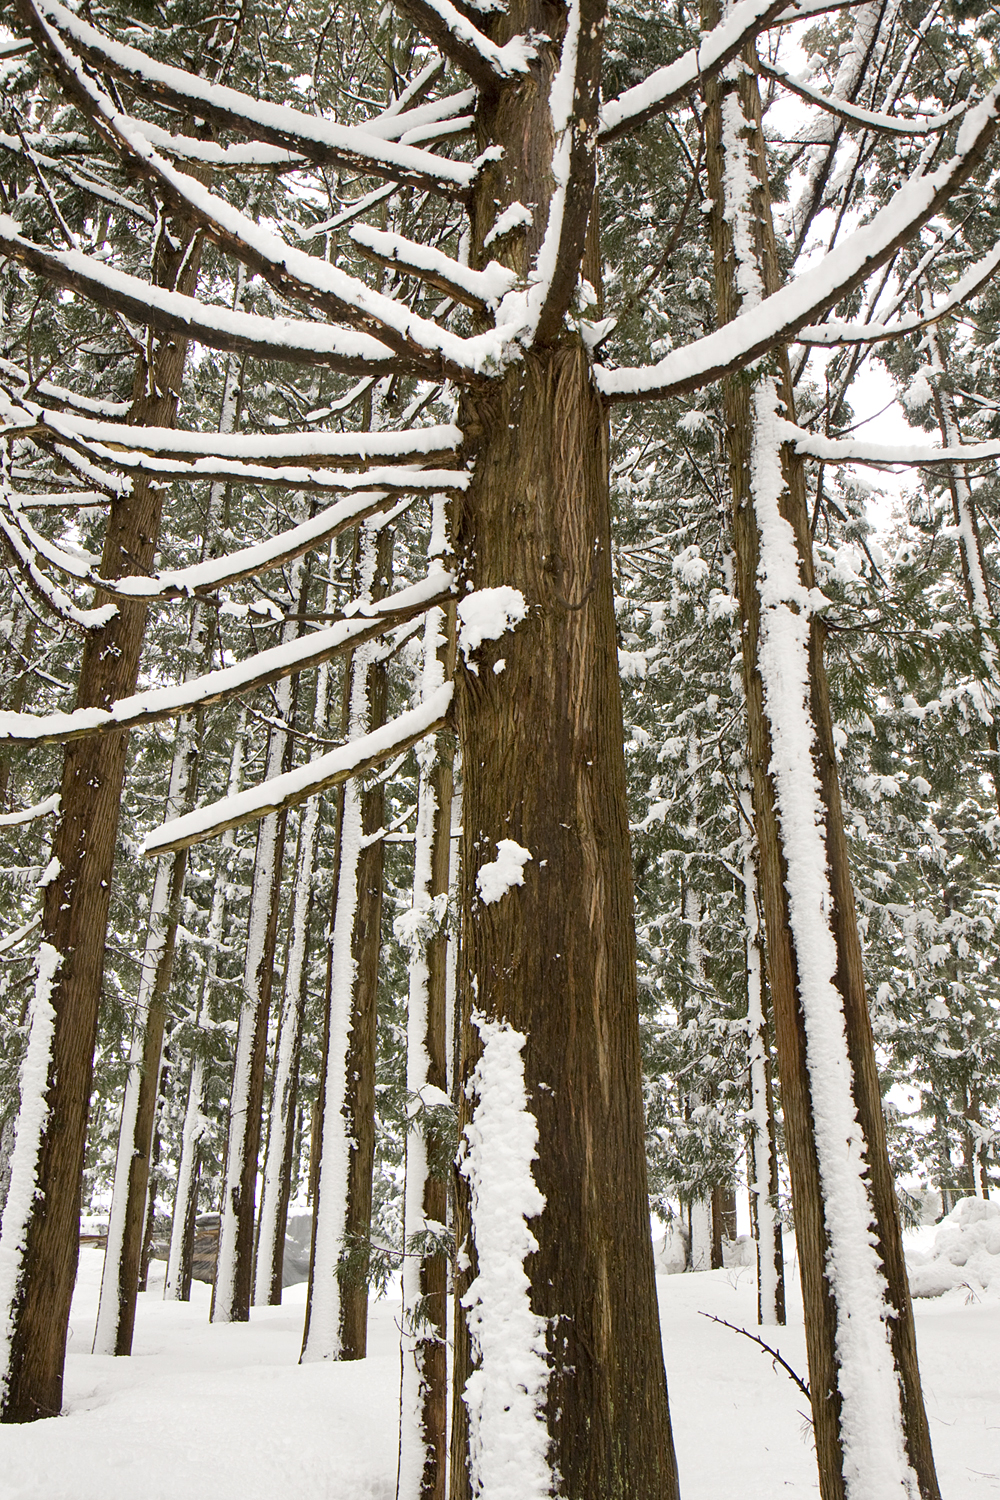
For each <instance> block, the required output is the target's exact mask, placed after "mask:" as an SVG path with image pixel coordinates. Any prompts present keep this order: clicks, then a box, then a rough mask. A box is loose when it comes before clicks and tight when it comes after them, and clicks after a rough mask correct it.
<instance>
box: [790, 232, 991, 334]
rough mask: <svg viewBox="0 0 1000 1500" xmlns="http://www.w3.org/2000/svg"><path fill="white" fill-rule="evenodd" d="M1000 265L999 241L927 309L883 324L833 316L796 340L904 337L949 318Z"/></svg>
mask: <svg viewBox="0 0 1000 1500" xmlns="http://www.w3.org/2000/svg"><path fill="white" fill-rule="evenodd" d="M936 248H937V247H935V250H936ZM998 266H1000V243H998V244H996V245H994V246H993V249H992V250H990V252H989V253H988V254H987V255H984V256H983V257H982V258H981V259H980V260H977V261H976V263H975V265H974V266H971V267H970V268H969V270H968V271H966V273H965V275H964V276H963V277H961V279H960V280H958V281H957V282H956V283H955V285H954V286H953V287H952V289H951V291H950V292H949V293H948V295H947V296H946V297H944V298H943V299H942V301H940V302H938V303H932V304H931V305H930V307H929V308H928V309H927V310H925V311H921V312H914V313H907V314H906V315H905V316H904V317H902V318H894V319H893V320H892V322H882V323H838V322H835V321H833V320H832V319H831V320H830V321H829V322H826V323H818V324H816V325H815V326H813V327H809V326H807V327H805V328H800V329H799V333H798V339H797V342H798V343H800V344H822V345H825V346H827V347H829V346H831V345H842V344H874V343H876V342H880V341H881V340H883V339H898V338H902V337H903V335H904V334H907V333H914V332H915V331H916V330H917V329H918V328H926V327H927V326H928V324H930V323H936V322H937V321H938V320H939V319H940V318H944V317H946V316H947V315H948V313H950V312H952V311H953V310H954V309H955V308H956V307H961V306H962V304H963V302H967V301H968V300H969V298H970V297H974V296H975V295H976V293H977V292H978V291H979V290H980V289H981V288H982V287H983V286H985V284H986V282H988V281H990V280H991V279H992V277H993V276H994V274H995V273H996V269H997V267H998Z"/></svg>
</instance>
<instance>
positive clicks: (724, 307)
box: [705, 5, 939, 1500]
mask: <svg viewBox="0 0 1000 1500" xmlns="http://www.w3.org/2000/svg"><path fill="white" fill-rule="evenodd" d="M705 16H706V20H707V23H708V24H709V25H712V24H713V23H714V21H715V20H716V19H717V18H718V11H717V9H716V8H715V7H714V6H712V5H710V6H707V7H706V12H705ZM744 61H745V65H746V66H745V68H744V70H741V72H740V74H739V77H738V81H737V82H732V81H729V80H722V81H715V80H713V81H712V82H710V83H709V84H708V85H706V90H705V94H706V102H707V106H708V108H707V112H706V163H707V167H708V177H709V191H710V193H711V194H712V195H713V205H714V206H713V211H712V214H711V220H710V222H711V232H712V238H713V250H714V256H715V266H716V286H717V294H718V312H719V321H720V322H723V323H724V322H728V321H730V319H732V318H733V317H734V316H735V315H736V313H737V312H738V310H739V306H740V298H739V295H738V293H737V290H736V278H735V270H736V262H735V256H734V252H733V245H732V238H731V232H730V226H729V224H728V223H727V221H726V220H725V218H724V213H723V206H724V204H725V201H726V200H725V186H724V180H723V165H724V164H723V159H722V126H721V118H722V116H721V110H722V97H723V92H724V90H726V89H732V88H735V89H737V90H738V92H739V98H740V105H741V108H742V111H743V115H744V118H745V119H746V120H747V121H749V122H750V129H751V130H752V136H753V139H752V154H753V157H754V161H755V166H754V171H755V174H756V177H757V185H756V187H755V192H754V199H755V213H754V224H755V231H756V234H757V246H756V252H757V264H758V269H759V270H760V273H761V276H762V279H763V283H764V290H765V292H766V293H771V292H772V291H775V290H776V289H777V287H778V286H779V285H780V283H781V272H780V268H779V265H778V260H777V254H776V248H775V241H774V230H773V225H772V221H771V210H770V198H769V193H768V189H767V170H766V159H765V155H764V143H763V135H762V132H761V130H760V119H761V106H760V93H759V89H758V85H757V77H756V73H755V71H754V69H755V67H756V53H755V51H754V49H753V48H748V49H747V52H746V54H745V58H744ZM776 365H777V371H778V375H779V384H780V388H781V391H782V399H783V401H784V405H785V410H786V413H787V414H788V415H789V416H791V417H793V418H794V407H793V403H792V392H791V381H790V375H789V367H788V360H787V356H786V354H785V351H784V350H780V351H779V352H778V354H777V355H776ZM751 392H752V379H751V378H750V377H748V376H746V375H743V376H733V377H730V378H728V379H726V380H725V381H724V382H723V399H724V410H725V418H726V429H727V439H728V443H729V457H730V473H731V481H732V489H733V531H734V542H735V555H736V576H737V591H738V594H739V598H740V607H741V611H742V617H743V662H744V680H745V689H746V699H747V716H748V733H749V746H750V751H749V759H750V767H751V774H752V783H753V803H754V816H755V821H756V830H757V839H758V844H759V848H760V889H761V900H762V906H763V911H764V918H765V927H766V933H767V971H768V980H769V984H770V992H771V1001H772V1006H773V1013H774V1024H775V1035H776V1041H777V1049H778V1062H779V1071H780V1076H781V1098H782V1107H783V1111H784V1119H785V1140H786V1146H787V1150H788V1158H789V1167H790V1172H791V1179H792V1197H793V1204H794V1211H795V1230H796V1242H797V1247H798V1253H799V1267H800V1276H801V1280H802V1296H803V1304H804V1308H805V1321H806V1345H807V1350H808V1358H809V1384H810V1390H811V1393H812V1414H813V1429H814V1435H815V1440H816V1454H817V1462H818V1465H819V1475H820V1492H821V1495H822V1496H823V1500H842V1497H843V1495H844V1474H843V1450H842V1437H841V1427H840V1415H841V1398H840V1393H839V1389H838V1357H837V1312H836V1307H835V1304H834V1300H833V1296H832V1292H831V1288H830V1285H829V1283H828V1281H827V1278H826V1272H825V1267H826V1254H827V1249H828V1244H827V1235H826V1228H825V1221H824V1206H825V1205H824V1200H823V1192H822V1184H821V1181H820V1175H819V1167H818V1161H817V1155H816V1142H815V1127H814V1121H813V1115H812V1102H811V1093H810V1083H809V1074H808V1069H807V1066H806V1044H805V1026H804V1020H803V1016H802V1010H801V1005H800V1000H799V993H798V956H797V954H796V951H795V945H794V940H793V936H792V930H791V926H790V922H789V903H788V892H787V890H786V887H785V873H786V872H785V865H784V856H783V852H782V842H781V833H780V829H779V826H778V821H777V817H776V813H775V793H774V787H773V783H772V781H771V778H770V774H769V767H770V764H771V746H770V733H769V727H768V719H767V715H766V712H765V707H764V701H763V689H762V683H761V678H760V674H759V671H758V665H757V663H758V645H759V634H760V600H759V594H758V590H757V567H758V561H759V540H758V533H757V525H756V519H755V515H754V510H753V503H752V496H751V493H750V473H751V468H750V459H751V445H752V433H753V420H752V411H751ZM783 464H784V473H785V481H786V489H785V493H784V495H783V497H782V501H781V510H782V514H783V515H784V517H785V519H786V520H787V521H788V522H789V524H790V525H791V527H792V529H793V531H794V533H795V538H796V544H797V548H798V553H799V564H800V574H801V579H802V582H803V583H804V584H805V585H806V587H812V586H813V584H814V581H815V580H814V575H813V564H812V539H811V535H810V530H809V519H808V509H807V504H806V492H805V476H804V469H803V466H802V463H801V461H800V460H799V459H797V458H796V457H795V456H794V455H793V454H792V453H791V452H790V451H789V450H788V449H785V450H784V452H783ZM810 699H811V703H810V706H811V712H812V720H813V724H814V729H815V741H814V749H813V759H814V766H815V771H816V775H817V778H818V781H819V783H820V798H821V805H822V807H823V808H824V811H825V837H826V852H827V861H828V876H829V881H830V891H831V895H832V897H833V905H834V910H833V913H832V915H831V924H832V928H833V933H834V937H835V940H836V946H837V972H836V975H835V980H834V982H835V985H836V988H837V990H838V991H839V993H840V995H841V997H842V1002H843V1008H844V1018H845V1025H846V1032H847V1042H848V1052H849V1055H850V1061H851V1068H852V1074H853V1091H854V1101H855V1105H856V1108H857V1113H858V1120H859V1122H860V1125H861V1128H862V1131H863V1133H864V1139H865V1142H866V1149H865V1158H866V1160H867V1163H868V1169H869V1174H870V1192H871V1197H872V1202H873V1206H874V1212H875V1224H874V1225H873V1230H874V1233H875V1237H876V1240H877V1246H878V1254H879V1258H880V1260H881V1262H882V1268H883V1271H884V1274H885V1278H886V1283H887V1300H888V1303H889V1305H890V1307H891V1309H892V1315H891V1317H890V1319H889V1327H890V1334H891V1343H892V1352H893V1358H894V1361H895V1366H896V1371H897V1378H898V1381H899V1385H900V1396H901V1407H902V1412H903V1425H904V1433H905V1441H906V1446H907V1450H908V1456H909V1460H910V1463H911V1465H912V1466H913V1469H914V1471H915V1473H916V1475H917V1477H918V1482H919V1484H920V1489H921V1494H922V1495H923V1496H924V1500H937V1496H938V1493H939V1491H938V1487H937V1479H936V1476H935V1471H934V1461H933V1455H932V1453H931V1446H930V1436H929V1432H928V1427H927V1419H926V1415H925V1412H924V1406H923V1396H922V1392H921V1387H920V1374H919V1370H918V1367H917V1357H916V1340H915V1333H914V1326H913V1315H912V1308H911V1305H910V1296H909V1288H908V1285H907V1281H906V1271H905V1266H904V1263H903V1253H902V1241H901V1236H900V1225H899V1210H898V1205H897V1202H896V1195H895V1189H894V1185H893V1181H892V1173H891V1170H890V1167H889V1159H888V1153H887V1149H886V1140H885V1125H884V1121H883V1117H882V1104H881V1091H880V1088H879V1080H878V1073H877V1070H876V1065H875V1053H874V1046H873V1041H872V1032H871V1022H870V1019H869V1014H868V1005H867V999H866V995H865V985H864V974H863V968H862V960H861V945H860V941H859V937H858V929H857V921H856V917H855V910H854V894H853V888H852V885H851V877H850V869H849V864H848V851H847V841H846V837H845V834H844V824H843V814H842V809H841V803H840V788H839V783H838V777H837V766H836V755H835V750H834V743H833V733H832V723H831V715H830V702H829V692H828V687H827V679H826V669H825V665H824V661H823V630H822V625H821V623H820V622H819V621H818V620H817V619H816V618H815V617H814V619H813V623H812V629H811V638H810Z"/></svg>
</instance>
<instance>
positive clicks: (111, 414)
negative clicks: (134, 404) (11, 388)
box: [0, 359, 131, 422]
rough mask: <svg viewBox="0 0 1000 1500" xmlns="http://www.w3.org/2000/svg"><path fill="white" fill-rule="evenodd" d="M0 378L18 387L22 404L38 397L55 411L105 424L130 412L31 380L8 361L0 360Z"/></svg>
mask: <svg viewBox="0 0 1000 1500" xmlns="http://www.w3.org/2000/svg"><path fill="white" fill-rule="evenodd" d="M0 375H2V376H3V377H4V379H5V380H11V381H14V382H15V383H16V384H17V385H18V386H19V387H20V389H19V390H18V391H17V393H16V394H17V399H18V400H24V398H25V397H26V396H28V395H37V396H40V397H41V398H42V400H43V401H49V402H51V403H52V405H53V406H54V407H55V408H56V410H57V411H62V410H68V411H76V412H80V413H82V414H83V415H84V416H88V417H103V418H104V419H105V420H106V421H110V422H113V421H115V419H116V418H119V417H122V418H124V417H127V416H128V414H129V411H130V410H131V402H129V401H95V400H94V398H93V397H92V396H81V395H80V394H79V393H78V392H77V391H71V390H68V389H67V388H66V386H64V385H53V383H52V381H51V380H32V378H31V376H30V375H29V374H28V372H27V370H23V369H22V368H21V366H20V365H15V364H14V363H13V361H12V360H9V359H0Z"/></svg>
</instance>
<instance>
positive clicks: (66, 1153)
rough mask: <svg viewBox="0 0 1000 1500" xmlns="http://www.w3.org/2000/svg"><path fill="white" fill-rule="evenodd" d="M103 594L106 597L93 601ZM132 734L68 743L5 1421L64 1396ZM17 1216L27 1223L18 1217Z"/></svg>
mask: <svg viewBox="0 0 1000 1500" xmlns="http://www.w3.org/2000/svg"><path fill="white" fill-rule="evenodd" d="M198 259H199V257H198V254H197V253H196V252H195V253H190V246H189V245H187V244H186V243H185V244H184V245H182V247H181V248H180V249H179V250H177V251H169V252H165V253H164V255H163V261H162V263H161V265H160V266H159V267H158V268H157V276H156V280H157V282H158V283H159V284H160V285H168V286H169V285H172V284H173V282H174V278H175V277H176V276H177V274H178V272H180V281H179V283H178V287H177V289H178V290H180V291H183V292H185V293H187V294H190V293H191V292H192V291H193V290H194V286H195V282H196V279H197V267H198ZM186 350H187V344H186V341H185V340H184V339H182V338H180V337H179V336H170V337H167V338H163V339H161V340H160V341H158V342H157V343H156V345H155V349H154V354H153V360H152V366H151V367H148V366H147V364H146V363H145V362H143V363H142V364H141V365H140V367H139V369H138V370H137V372H136V378H135V384H134V387H133V401H132V407H131V411H130V416H129V420H130V421H131V422H132V423H135V424H139V425H147V424H148V425H150V426H159V427H170V426H172V425H173V423H174V420H175V417H176V413H177V393H178V391H179V390H180V387H181V379H182V375H183V370H184V358H185V353H186ZM164 494H165V490H164V488H163V486H162V485H160V484H158V483H156V482H150V481H148V480H146V479H145V478H143V477H142V476H136V478H135V479H134V480H133V483H132V487H131V490H130V491H129V492H128V493H127V494H125V495H122V496H121V497H118V498H116V499H115V500H113V501H112V504H111V508H110V514H109V517H108V525H107V531H106V534H105V541H104V551H103V555H102V558H101V568H100V571H101V575H102V577H104V578H109V579H113V578H119V577H122V576H123V575H125V574H132V573H145V572H151V571H152V569H153V564H154V559H155V554H156V545H157V539H158V537H159V532H160V517H161V511H162V506H163V498H164ZM102 602H103V601H102V600H101V599H100V598H98V600H97V603H98V604H100V603H102ZM145 626H146V606H145V605H144V604H141V603H132V602H129V601H126V600H120V601H118V606H117V610H116V612H115V614H114V615H113V616H112V618H111V619H110V620H109V621H108V623H107V624H106V625H104V626H102V627H101V628H100V629H97V630H93V631H91V632H90V633H89V634H88V636H87V640H86V643H85V645H84V650H83V660H82V663H81V667H80V677H79V682H78V687H77V706H78V707H80V708H89V707H99V708H107V707H109V705H110V704H112V703H114V702H115V700H116V699H118V698H122V697H125V696H126V695H127V694H129V693H131V692H133V691H134V690H135V685H136V681H137V678H138V672H139V658H140V653H141V649H142V640H143V634H144V631H145ZM127 744H128V737H127V735H124V734H121V735H101V736H97V737H95V738H93V739H81V740H75V741H73V742H72V743H71V744H69V745H68V746H67V748H66V752H65V760H64V765H63V776H62V785H61V797H62V801H61V810H60V815H59V820H58V823H57V826H56V833H55V840H54V844H53V861H54V863H53V869H54V870H55V871H56V873H54V875H53V877H52V878H51V879H50V881H49V883H48V884H47V886H46V887H45V896H44V903H43V914H42V947H41V953H40V959H39V986H38V989H37V992H36V999H37V1002H38V1003H37V1005H36V1009H35V1013H34V1018H35V1020H36V1021H37V1024H38V1025H39V1026H41V1027H43V1028H44V1032H45V1035H46V1053H47V1056H46V1058H45V1061H44V1075H45V1077H46V1081H45V1083H44V1086H43V1089H42V1093H41V1097H37V1096H36V1098H35V1099H33V1100H31V1101H30V1102H29V1107H28V1109H27V1111H26V1112H23V1118H24V1134H23V1135H22V1150H21V1151H20V1152H19V1151H18V1148H17V1145H15V1164H16V1166H17V1167H18V1168H19V1169H20V1170H22V1171H23V1172H24V1173H26V1174H27V1176H28V1177H29V1178H31V1179H33V1180H34V1181H33V1188H32V1190H31V1191H30V1194H29V1196H28V1197H27V1199H25V1197H24V1196H23V1195H21V1196H20V1198H19V1202H20V1203H21V1205H22V1208H21V1209H20V1210H19V1212H18V1214H17V1215H16V1216H15V1215H14V1214H12V1213H11V1214H8V1213H5V1216H4V1236H3V1240H4V1249H5V1250H7V1249H8V1248H9V1251H10V1253H11V1255H12V1256H13V1258H14V1259H13V1262H12V1268H11V1269H10V1271H9V1272H8V1274H7V1275H5V1277H4V1278H3V1284H2V1287H0V1291H2V1300H3V1301H4V1303H5V1306H4V1307H3V1308H2V1310H0V1317H3V1318H6V1317H7V1316H8V1315H9V1317H10V1319H11V1333H10V1338H9V1342H6V1343H5V1347H4V1348H3V1349H2V1350H0V1386H2V1390H3V1395H2V1412H0V1415H2V1419H3V1420H4V1421H7V1422H26V1421H32V1420H34V1419H35V1418H36V1417H46V1416H57V1415H58V1413H59V1411H60V1408H61V1406H62V1381H63V1363H64V1359H65V1351H66V1331H67V1325H68V1321H69V1309H70V1300H71V1298H72V1294H73V1283H74V1280H75V1276H76V1264H77V1257H78V1248H79V1218H80V1180H81V1174H82V1171H83V1157H84V1147H85V1143H86V1133H87V1111H88V1106H89V1101H90V1089H91V1078H92V1073H93V1058H94V1044H95V1040H96V1035H97V1012H98V1003H99V1000H100V994H101V982H102V978H103V972H104V939H105V933H106V930H107V919H108V902H109V898H110V893H111V875H112V866H113V862H114V852H115V842H116V839H117V833H118V815H119V807H120V804H121V794H122V784H123V781H124V776H125V757H126V751H127ZM49 1008H51V1012H52V1014H51V1015H49ZM41 1035H42V1032H40V1033H39V1036H40V1037H41ZM29 1134H30V1137H31V1139H30V1140H29ZM9 1206H10V1205H9V1203H8V1207H9ZM15 1217H16V1218H17V1219H18V1220H20V1222H14V1220H15ZM8 1237H9V1238H8Z"/></svg>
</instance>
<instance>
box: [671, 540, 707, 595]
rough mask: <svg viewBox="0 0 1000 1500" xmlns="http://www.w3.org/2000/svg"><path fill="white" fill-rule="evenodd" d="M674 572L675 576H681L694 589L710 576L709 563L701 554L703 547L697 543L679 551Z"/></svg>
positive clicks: (683, 581) (684, 582) (682, 581)
mask: <svg viewBox="0 0 1000 1500" xmlns="http://www.w3.org/2000/svg"><path fill="white" fill-rule="evenodd" d="M673 572H674V577H675V578H679V579H680V581H681V583H683V584H685V585H686V586H687V587H688V588H691V589H694V588H697V587H698V585H699V584H701V583H704V581H705V579H706V578H707V577H708V563H707V562H706V561H705V559H704V558H703V557H702V555H701V548H700V547H699V546H698V545H697V544H695V545H694V546H692V547H685V548H684V551H683V552H678V554H677V556H676V557H675V558H674V562H673Z"/></svg>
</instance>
